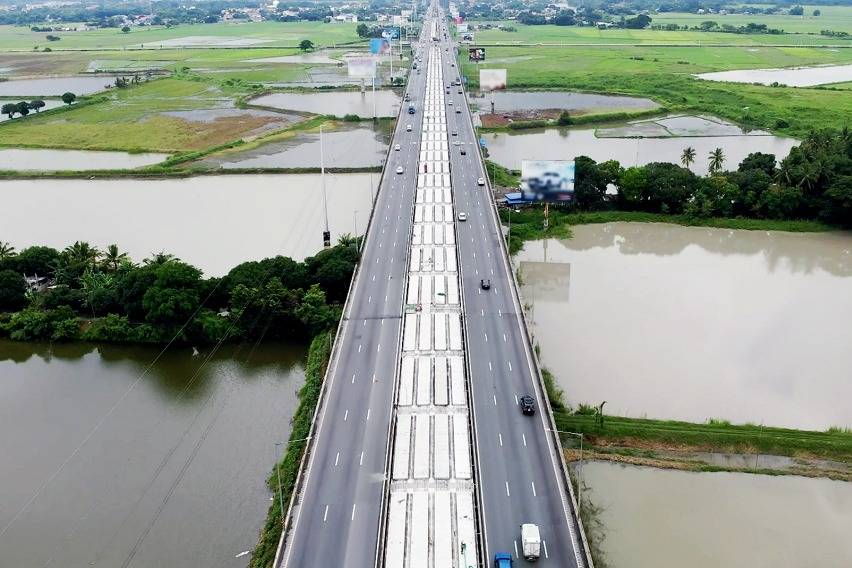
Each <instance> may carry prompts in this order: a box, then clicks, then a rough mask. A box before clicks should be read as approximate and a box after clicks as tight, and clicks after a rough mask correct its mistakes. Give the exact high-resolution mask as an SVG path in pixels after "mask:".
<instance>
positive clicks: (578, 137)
mask: <svg viewBox="0 0 852 568" xmlns="http://www.w3.org/2000/svg"><path fill="white" fill-rule="evenodd" d="M707 123H711V121H709V120H708V119H706V118H701V117H672V118H667V119H656V120H653V121H637V122H631V123H627V124H624V125H621V126H618V127H607V128H601V129H596V128H595V127H577V128H548V129H541V130H528V131H524V132H509V133H505V132H499V133H486V134H483V135H482V138H483V139H485V143H486V147H487V148H488V155H489V158H490V159H492V160H494V161H495V162H497V163H498V164H500V165H502V166H505V167H507V168H512V169H520V168H521V162H522V161H523V160H573V159H574V158H576V157H577V156H588V157H589V158H592V159H593V160H596V161H598V162H603V161H606V160H618V161H619V162H620V163H621V165H622V166H625V167H627V166H635V165H644V164H648V163H651V162H671V163H675V164H679V163H680V156H681V154H682V153H683V149H684V148H686V147H687V146H691V147H692V148H694V149H695V151H696V154H697V157H696V161H695V162H694V163H693V164H692V165H691V166H690V169H691V170H692V171H694V172H695V173H697V174H706V173H707V171H708V165H709V161H708V160H707V156H708V154H709V153H710V152H711V151H713V150H714V149H715V148H722V151H723V152H724V154H725V167H726V168H730V169H736V166H737V165H738V164H739V163H740V162H741V161H742V160H743V158H745V157H746V156H748V155H749V154H750V153H752V152H765V153H768V154H774V155H775V157H776V158H777V159H778V160H781V159H783V158H785V157H786V156H787V154H789V153H790V149H791V148H793V147H794V146H797V145H798V144H799V142H798V140H795V139H793V138H785V137H782V136H771V135H763V134H764V133H754V134H747V133H744V132H742V131H740V133H739V134H735V135H728V134H722V133H723V132H726V131H730V132H733V130H731V127H730V126H729V125H726V124H725V123H723V122H721V121H718V119H716V120H714V121H712V123H711V124H710V125H708V124H707ZM710 126H712V129H710ZM734 128H736V129H737V130H739V128H738V127H736V126H734ZM667 132H668V133H669V136H668V137H642V136H645V135H648V136H661V135H665V134H666V133H667Z"/></svg>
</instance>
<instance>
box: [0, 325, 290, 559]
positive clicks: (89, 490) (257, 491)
mask: <svg viewBox="0 0 852 568" xmlns="http://www.w3.org/2000/svg"><path fill="white" fill-rule="evenodd" d="M157 353H158V349H156V348H150V347H119V346H104V347H100V348H94V347H92V346H90V345H82V344H70V345H53V346H49V345H39V344H21V343H12V342H9V341H0V428H2V431H3V435H2V436H0V455H2V456H3V459H2V460H0V479H2V480H3V483H0V503H3V506H2V507H0V550H2V551H3V559H2V562H0V564H2V565H3V566H9V567H12V566H14V567H15V568H41V567H43V566H90V565H91V566H128V567H130V568H155V567H160V566H207V567H211V568H230V567H234V568H237V567H239V568H243V567H244V566H245V565H246V558H245V557H242V558H240V559H237V558H235V556H237V555H238V554H240V553H241V552H243V551H246V550H251V549H252V548H253V547H254V545H255V543H256V542H257V537H258V533H259V531H260V528H261V526H262V524H263V521H264V519H265V517H266V510H267V507H268V506H269V499H270V498H271V494H270V492H269V490H268V489H267V487H266V484H265V480H266V477H267V475H268V474H269V472H270V471H271V469H272V467H273V465H274V463H275V446H274V444H275V443H276V442H278V441H281V440H286V439H287V438H288V436H289V433H290V419H291V417H292V415H293V412H294V411H295V408H296V404H297V399H296V394H295V393H296V391H297V390H298V388H299V387H300V386H301V384H302V383H303V381H304V370H303V367H302V361H303V359H304V356H305V348H304V346H300V345H288V344H282V343H270V344H260V345H241V346H236V345H228V346H225V347H223V348H222V349H220V350H219V351H218V352H217V353H216V354H215V355H214V356H213V357H212V358H211V360H210V361H209V362H208V363H207V364H206V365H204V366H203V367H201V364H202V362H203V361H204V359H205V357H206V356H207V355H208V353H207V352H206V351H205V350H203V349H202V351H201V353H199V354H198V355H197V356H193V354H192V349H191V348H189V347H185V348H175V349H171V350H169V351H168V352H166V354H165V355H164V356H163V357H162V358H161V359H160V360H159V361H158V362H157V363H156V364H155V365H154V366H153V368H152V370H151V372H149V373H147V374H144V371H145V370H146V368H147V366H148V365H149V364H151V362H152V361H153V360H154V359H155V357H156V356H157Z"/></svg>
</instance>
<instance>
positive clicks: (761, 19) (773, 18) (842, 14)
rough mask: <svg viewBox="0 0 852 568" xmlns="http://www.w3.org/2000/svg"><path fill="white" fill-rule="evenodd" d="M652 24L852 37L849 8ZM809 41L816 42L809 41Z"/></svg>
mask: <svg viewBox="0 0 852 568" xmlns="http://www.w3.org/2000/svg"><path fill="white" fill-rule="evenodd" d="M814 9H819V11H820V15H819V16H814V15H813V11H814ZM653 19H654V21H653V23H654V24H677V25H679V26H690V27H692V26H700V25H701V22H706V21H708V20H711V21H714V22H716V23H718V24H719V25H720V26H722V25H724V24H729V25H731V26H736V27H740V26H745V25H747V24H750V23H754V24H766V26H767V27H769V28H773V29H778V30H784V31H785V32H787V33H796V34H808V33H811V34H813V33H817V34H818V33H819V32H820V31H821V30H832V31H835V32H847V33H851V34H852V6H811V5H809V6H807V7H806V8H805V12H804V14H803V15H801V16H790V15H787V14H726V15H724V16H720V15H718V14H692V13H684V12H665V13H659V14H654V16H653ZM808 41H816V40H815V39H808Z"/></svg>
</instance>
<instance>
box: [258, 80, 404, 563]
mask: <svg viewBox="0 0 852 568" xmlns="http://www.w3.org/2000/svg"><path fill="white" fill-rule="evenodd" d="M407 90H408V82H407V79H406V84H405V87H404V89H403V92H406V91H407ZM402 108H403V105H402V104H400V105H399V111H398V112H397V115H396V128H399V125H400V124H401V121H400V118H401V117H402ZM391 152H393V144H392V143H391V144H388V150H387V154H386V155H385V166H387V163H388V161H389V159H390V156H391ZM386 170H387V167H384V168H382V173H381V175H379V181H378V184H377V185H376V194H375V196H374V197H373V207H372V208H371V209H370V217H369V219H368V221H367V227H366V229H365V231H364V246H362V248H361V250H362V251H363V250H364V247H365V246H366V240H367V236H368V235H369V234H370V228H371V227H372V226H373V217H374V216H375V211H376V203H377V202H378V200H379V194H380V193H381V191H382V182H383V181H384V177H385V171H386ZM361 265H362V262H361V259H360V258H359V260H358V264H357V265H356V266H355V272H353V274H352V278H351V280H349V288H348V290H347V292H346V302H345V303H344V306H343V315H342V316H341V318H340V321H339V322H338V323H337V330H336V331H335V333H334V343H333V344H332V348H331V355H330V356H329V360H328V361H329V362H328V365H327V366H326V369H325V373H324V375H323V379H322V385H321V387H320V393H319V401H320V402H319V404H317V405H316V408H314V414H313V416H312V417H311V428H310V430H309V432H308V437H309V439H310V442H309V443H308V445H307V447H306V448H305V451H304V453H303V454H302V459H301V461H300V462H299V472H298V474H297V475H296V483H295V484H294V485H293V492H292V493H291V495H290V503H289V504H288V506H287V515H286V517H285V518H284V526H283V527H282V529H281V538H280V539H279V540H278V548H277V550H276V551H275V560H274V561H273V563H272V566H273V567H277V566H278V565H279V562H280V561H281V554H282V552H283V551H284V548H285V543H286V542H287V538H286V537H287V533H288V532H289V531H290V530H291V528H292V527H291V519H292V514H293V508H294V507H295V505H296V503H297V500H298V498H299V497H301V493H302V484H303V482H304V479H303V478H304V475H305V466H306V464H307V462H308V459H309V457H310V455H311V454H312V453H313V447H314V444H315V443H316V437H315V434H316V428H317V416H318V415H319V412H320V409H321V408H322V407H323V406H324V405H325V404H326V386H327V384H328V376H329V373H330V372H331V370H332V369H333V368H336V360H337V357H338V355H339V352H340V342H339V341H338V339H339V338H340V337H341V331H342V330H343V326H344V323H345V322H346V321H347V320H348V319H349V314H350V312H351V310H352V305H351V299H352V290H353V289H354V288H355V286H356V285H357V282H358V278H359V276H360V274H361Z"/></svg>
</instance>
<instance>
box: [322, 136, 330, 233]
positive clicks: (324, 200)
mask: <svg viewBox="0 0 852 568" xmlns="http://www.w3.org/2000/svg"><path fill="white" fill-rule="evenodd" d="M320 182H321V183H322V206H323V210H324V211H325V230H324V231H323V233H322V246H324V247H326V248H328V247H330V246H331V231H330V230H329V228H328V195H327V194H326V191H325V155H324V153H323V146H322V125H321V124H320Z"/></svg>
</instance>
